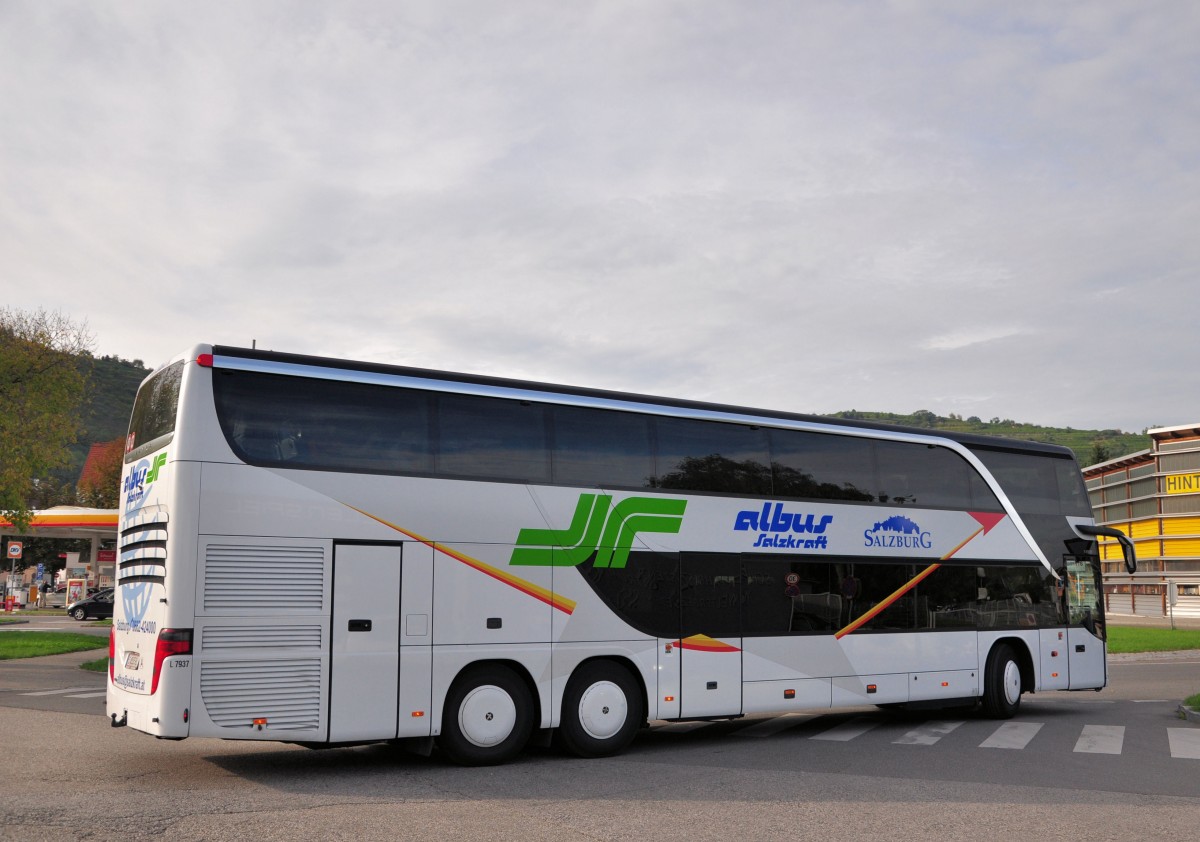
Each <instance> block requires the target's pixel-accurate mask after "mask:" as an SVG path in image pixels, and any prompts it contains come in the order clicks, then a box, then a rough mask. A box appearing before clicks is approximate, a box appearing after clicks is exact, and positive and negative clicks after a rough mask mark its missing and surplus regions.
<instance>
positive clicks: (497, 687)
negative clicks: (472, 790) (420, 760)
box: [438, 664, 533, 766]
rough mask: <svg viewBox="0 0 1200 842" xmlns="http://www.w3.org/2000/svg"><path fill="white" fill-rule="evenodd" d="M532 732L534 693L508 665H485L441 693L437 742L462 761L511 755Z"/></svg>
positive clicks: (486, 761)
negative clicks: (442, 707)
mask: <svg viewBox="0 0 1200 842" xmlns="http://www.w3.org/2000/svg"><path fill="white" fill-rule="evenodd" d="M532 733H533V696H532V694H531V693H530V692H529V688H528V687H527V686H526V685H525V682H524V681H522V680H521V678H520V676H518V675H517V674H516V673H515V672H513V671H512V670H511V669H509V668H508V667H504V666H500V665H497V664H485V665H481V666H478V667H472V668H470V669H468V670H467V671H466V672H464V673H463V674H462V675H460V676H459V678H458V680H457V681H455V682H454V686H453V687H451V688H450V693H449V694H447V696H446V706H445V710H444V712H443V714H442V733H441V736H439V737H438V747H439V748H441V750H442V751H443V752H444V753H445V754H446V756H447V757H449V758H450V759H451V760H453V761H454V762H455V763H459V764H461V765H463V766H493V765H495V764H498V763H506V762H507V761H509V760H512V759H513V758H514V757H516V756H517V754H519V753H520V751H521V749H523V748H525V744H526V743H527V742H529V736H530V734H532Z"/></svg>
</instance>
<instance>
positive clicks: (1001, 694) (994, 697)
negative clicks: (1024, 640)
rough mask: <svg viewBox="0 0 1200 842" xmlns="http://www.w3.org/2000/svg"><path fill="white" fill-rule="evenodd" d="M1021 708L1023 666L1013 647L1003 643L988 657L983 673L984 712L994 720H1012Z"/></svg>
mask: <svg viewBox="0 0 1200 842" xmlns="http://www.w3.org/2000/svg"><path fill="white" fill-rule="evenodd" d="M1020 707H1021V664H1020V663H1019V662H1018V661H1017V653H1016V652H1015V651H1014V650H1013V648H1012V646H1010V645H1009V644H1007V643H1001V644H999V645H997V646H996V647H995V648H994V649H992V651H991V653H990V654H989V655H988V659H987V667H986V669H985V670H984V673H983V710H984V712H985V713H986V714H987V715H988V716H990V717H992V718H993V719H1012V718H1013V717H1014V716H1016V714H1017V710H1018V709H1020Z"/></svg>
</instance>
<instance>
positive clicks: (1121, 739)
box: [1075, 725, 1125, 754]
mask: <svg viewBox="0 0 1200 842" xmlns="http://www.w3.org/2000/svg"><path fill="white" fill-rule="evenodd" d="M1124 743H1125V726H1124V725H1084V726H1083V733H1082V734H1080V735H1079V739H1078V741H1076V743H1075V751H1078V752H1083V753H1085V754H1120V753H1121V748H1122V747H1123V745H1124Z"/></svg>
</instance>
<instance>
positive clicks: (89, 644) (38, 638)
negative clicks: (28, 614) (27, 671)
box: [0, 631, 108, 668]
mask: <svg viewBox="0 0 1200 842" xmlns="http://www.w3.org/2000/svg"><path fill="white" fill-rule="evenodd" d="M106 648H108V638H106V637H96V636H95V635H90V634H76V633H75V632H18V631H0V661H8V660H12V659H14V658H40V657H42V656H43V655H62V654H63V653H65V652H83V651H85V650H87V649H106ZM106 660H107V659H106ZM106 668H107V667H106Z"/></svg>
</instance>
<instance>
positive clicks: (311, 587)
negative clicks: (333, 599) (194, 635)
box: [204, 544, 325, 615]
mask: <svg viewBox="0 0 1200 842" xmlns="http://www.w3.org/2000/svg"><path fill="white" fill-rule="evenodd" d="M324 607H325V550H324V549H323V548H322V547H287V546H263V545H242V546H237V545H232V544H209V545H208V547H207V549H206V551H205V557H204V610H205V611H206V612H213V613H222V614H241V615H254V614H257V613H259V612H266V613H269V614H279V613H301V614H320V613H322V611H323V610H324Z"/></svg>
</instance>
